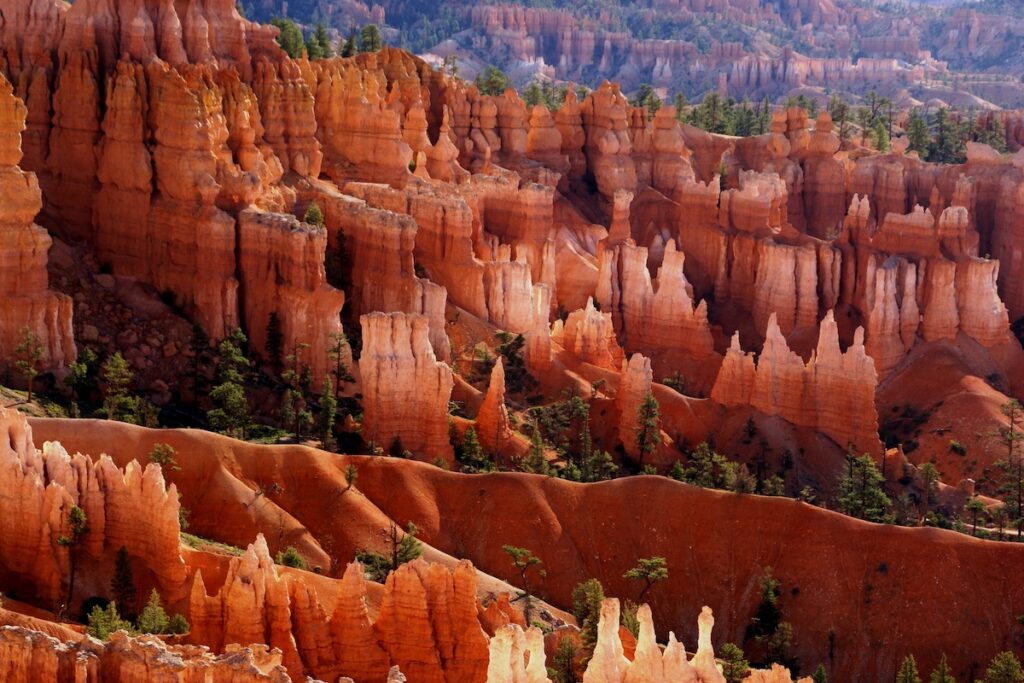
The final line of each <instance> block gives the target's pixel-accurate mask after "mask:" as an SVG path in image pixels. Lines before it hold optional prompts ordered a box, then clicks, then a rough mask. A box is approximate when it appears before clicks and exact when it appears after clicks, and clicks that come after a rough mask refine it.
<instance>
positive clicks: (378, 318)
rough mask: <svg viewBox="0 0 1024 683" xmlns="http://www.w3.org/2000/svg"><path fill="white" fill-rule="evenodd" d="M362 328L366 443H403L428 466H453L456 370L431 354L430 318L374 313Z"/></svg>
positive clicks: (361, 360)
mask: <svg viewBox="0 0 1024 683" xmlns="http://www.w3.org/2000/svg"><path fill="white" fill-rule="evenodd" d="M360 323H361V324H362V329H363V351H362V355H361V356H360V358H359V374H360V382H361V385H362V389H363V438H364V439H366V440H367V441H369V442H372V443H374V444H377V445H378V446H380V447H381V448H384V449H387V448H390V447H391V446H392V444H393V443H394V442H400V443H401V447H402V448H403V449H406V450H409V451H410V452H412V453H413V454H414V455H417V456H419V457H420V458H423V459H425V460H427V461H431V460H434V459H436V458H440V459H441V460H444V461H445V462H447V463H449V464H452V463H453V462H454V457H455V456H454V453H453V452H452V446H451V443H449V441H448V401H449V399H450V398H451V393H452V386H453V384H454V382H453V380H452V371H451V369H450V368H449V367H448V366H447V365H445V364H444V363H439V362H438V361H437V358H436V357H435V355H434V352H433V350H432V349H431V346H430V340H429V338H428V328H427V325H428V323H427V319H426V318H425V317H423V316H421V315H409V314H402V313H390V314H384V313H370V314H368V315H363V316H362V317H361V318H360Z"/></svg>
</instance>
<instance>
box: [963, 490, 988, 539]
mask: <svg viewBox="0 0 1024 683" xmlns="http://www.w3.org/2000/svg"><path fill="white" fill-rule="evenodd" d="M964 509H965V510H967V512H969V513H971V535H972V536H977V535H978V516H979V515H980V514H982V513H984V512H985V503H983V502H982V500H981V498H978V497H977V496H972V497H971V499H970V500H968V501H967V505H965V506H964Z"/></svg>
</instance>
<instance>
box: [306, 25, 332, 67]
mask: <svg viewBox="0 0 1024 683" xmlns="http://www.w3.org/2000/svg"><path fill="white" fill-rule="evenodd" d="M306 51H307V52H308V53H309V58H310V59H325V58H327V57H333V56H334V49H333V48H332V47H331V37H330V36H329V35H327V27H326V26H324V25H323V22H317V25H316V29H314V31H313V34H312V35H311V36H310V37H309V40H307V41H306Z"/></svg>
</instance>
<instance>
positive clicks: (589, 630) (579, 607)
mask: <svg viewBox="0 0 1024 683" xmlns="http://www.w3.org/2000/svg"><path fill="white" fill-rule="evenodd" d="M602 600H604V587H603V586H602V585H601V582H600V581H598V580H597V579H587V580H586V581H584V582H583V583H580V584H577V585H576V587H575V588H574V589H573V591H572V613H573V616H575V617H576V621H577V622H578V623H579V625H580V641H581V642H582V644H583V650H584V657H583V659H584V663H586V660H588V659H589V658H590V655H591V654H593V652H594V645H596V644H597V624H598V622H599V621H600V619H601V601H602Z"/></svg>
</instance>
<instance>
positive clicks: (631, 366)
mask: <svg viewBox="0 0 1024 683" xmlns="http://www.w3.org/2000/svg"><path fill="white" fill-rule="evenodd" d="M653 379H654V375H653V374H652V372H651V360H650V359H649V358H644V357H643V356H641V355H640V354H639V353H634V354H633V355H632V357H630V359H629V360H623V361H622V372H621V373H620V374H619V390H618V393H617V394H616V395H615V406H616V407H617V408H618V409H619V441H621V442H622V445H623V447H624V448H625V449H626V453H627V454H628V455H629V456H631V457H633V458H640V459H641V460H642V458H643V455H645V454H641V453H640V447H639V445H637V433H638V432H639V430H640V428H641V425H640V418H639V414H638V411H639V409H640V405H641V404H642V403H643V402H644V399H645V398H647V394H649V393H651V382H652V381H653Z"/></svg>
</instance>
